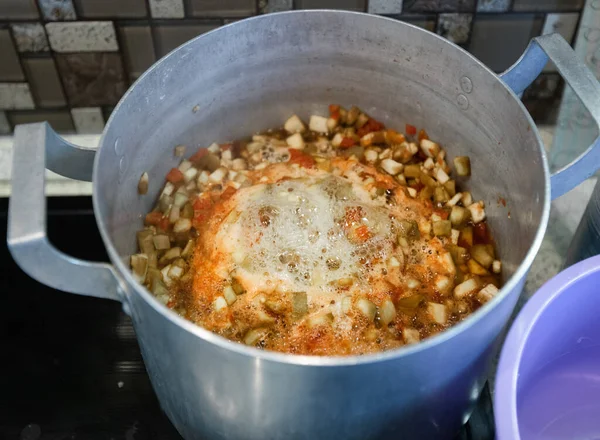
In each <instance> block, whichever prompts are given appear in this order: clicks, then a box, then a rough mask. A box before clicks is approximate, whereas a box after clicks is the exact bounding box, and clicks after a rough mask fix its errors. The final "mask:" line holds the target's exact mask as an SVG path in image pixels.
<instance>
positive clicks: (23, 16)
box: [0, 0, 39, 20]
mask: <svg viewBox="0 0 600 440" xmlns="http://www.w3.org/2000/svg"><path fill="white" fill-rule="evenodd" d="M38 17H39V13H38V10H37V7H36V5H35V0H0V19H3V20H28V19H36V18H38Z"/></svg>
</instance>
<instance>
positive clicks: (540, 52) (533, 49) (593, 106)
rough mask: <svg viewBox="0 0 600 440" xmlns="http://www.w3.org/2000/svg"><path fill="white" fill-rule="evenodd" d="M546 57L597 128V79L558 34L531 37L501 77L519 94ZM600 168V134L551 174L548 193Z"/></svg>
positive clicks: (559, 192) (599, 103)
mask: <svg viewBox="0 0 600 440" xmlns="http://www.w3.org/2000/svg"><path fill="white" fill-rule="evenodd" d="M548 59H550V60H552V62H553V63H554V64H555V65H556V68H557V69H558V71H559V72H560V74H561V75H562V77H563V78H564V79H565V81H566V82H567V84H568V85H569V86H571V88H572V89H573V90H574V91H575V93H576V94H577V96H578V97H579V99H580V100H581V102H582V103H583V105H584V106H585V108H586V109H587V110H588V111H589V112H590V114H591V115H592V117H593V118H594V120H595V121H596V125H597V126H598V128H599V129H600V83H599V82H598V80H597V79H596V77H595V76H594V75H593V74H592V72H591V71H590V69H588V67H587V66H586V65H585V63H584V62H583V61H581V60H580V59H579V58H578V57H577V54H576V53H575V51H574V50H573V49H572V48H571V46H570V45H569V43H567V42H566V41H565V40H564V38H563V37H561V36H560V35H559V34H549V35H542V36H540V37H537V38H534V39H533V40H532V41H531V43H529V46H528V47H527V49H526V50H525V53H523V55H522V56H521V58H520V59H519V60H518V61H517V62H516V63H515V64H514V65H513V66H512V67H510V68H509V69H508V70H507V71H506V72H504V73H503V74H502V75H500V78H501V79H502V80H503V81H504V82H505V83H506V84H507V85H508V86H509V87H510V88H511V89H513V91H514V92H515V93H516V94H520V93H522V92H523V90H525V88H526V87H527V86H528V85H529V84H531V83H532V82H533V80H535V78H536V77H537V76H538V75H539V74H540V73H541V72H542V70H543V69H544V66H545V65H546V63H547V61H548ZM599 168H600V138H598V139H596V140H595V141H594V143H593V144H592V145H591V146H590V147H589V148H588V149H587V150H586V151H585V152H584V153H583V154H581V155H580V156H579V157H578V158H576V159H575V160H573V162H571V163H570V164H569V165H567V166H565V167H564V168H561V169H560V170H558V171H557V172H556V173H554V174H553V175H552V177H551V180H550V184H551V197H552V199H555V198H557V197H559V196H562V195H563V194H565V193H567V192H569V191H570V190H572V189H573V188H575V187H576V186H577V185H579V184H580V183H581V182H583V181H584V180H586V179H587V178H589V177H591V176H592V175H593V174H594V173H595V172H596V171H597V170H598V169H599Z"/></svg>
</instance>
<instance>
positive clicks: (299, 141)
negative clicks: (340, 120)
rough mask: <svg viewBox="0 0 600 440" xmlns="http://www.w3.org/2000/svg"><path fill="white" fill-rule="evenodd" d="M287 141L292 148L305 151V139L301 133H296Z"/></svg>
mask: <svg viewBox="0 0 600 440" xmlns="http://www.w3.org/2000/svg"><path fill="white" fill-rule="evenodd" d="M338 134H339V133H338ZM285 141H286V143H287V144H288V146H289V147H290V148H295V149H296V150H303V149H304V139H303V138H302V135H301V134H300V133H294V134H293V135H291V136H290V137H288V138H287V139H286V140H285Z"/></svg>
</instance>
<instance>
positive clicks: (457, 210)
mask: <svg viewBox="0 0 600 440" xmlns="http://www.w3.org/2000/svg"><path fill="white" fill-rule="evenodd" d="M468 219H469V211H467V210H466V209H465V208H463V207H462V206H453V207H452V211H450V223H452V226H460V225H462V224H463V223H465V222H466V221H467V220H468Z"/></svg>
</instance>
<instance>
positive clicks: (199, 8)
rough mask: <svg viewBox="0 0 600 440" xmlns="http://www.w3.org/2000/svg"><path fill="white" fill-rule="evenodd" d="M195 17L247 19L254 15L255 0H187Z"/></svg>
mask: <svg viewBox="0 0 600 440" xmlns="http://www.w3.org/2000/svg"><path fill="white" fill-rule="evenodd" d="M188 5H189V9H188V10H189V11H190V14H191V15H193V16H195V17H248V16H250V15H254V14H256V0H188Z"/></svg>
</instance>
